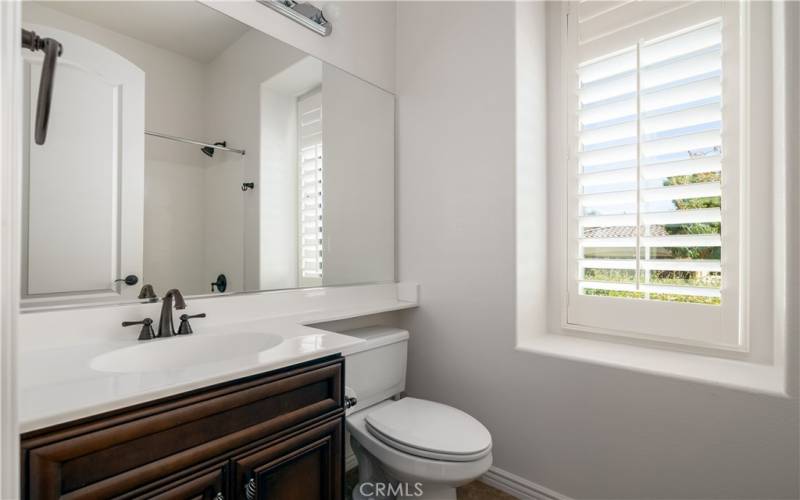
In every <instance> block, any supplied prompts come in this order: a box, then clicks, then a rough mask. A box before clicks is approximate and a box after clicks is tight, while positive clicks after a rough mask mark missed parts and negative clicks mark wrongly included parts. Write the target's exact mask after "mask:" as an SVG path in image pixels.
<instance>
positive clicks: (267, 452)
mask: <svg viewBox="0 0 800 500" xmlns="http://www.w3.org/2000/svg"><path fill="white" fill-rule="evenodd" d="M343 426H344V421H343V419H342V418H337V419H335V420H331V421H328V422H326V423H323V424H320V425H318V426H316V427H313V428H311V429H309V430H307V431H305V432H302V433H300V434H297V435H295V436H293V437H290V438H288V439H284V440H282V441H277V442H274V443H271V444H269V445H268V446H265V447H264V448H261V449H258V450H256V451H252V452H250V453H248V454H247V455H242V456H239V457H237V458H235V459H234V471H235V472H234V475H235V481H234V494H235V497H236V498H241V499H245V500H256V499H258V500H267V499H268V500H341V499H342V497H343V481H342V474H343V466H344V465H343V453H344V450H343V440H342V436H343V433H344V430H343Z"/></svg>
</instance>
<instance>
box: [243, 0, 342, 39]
mask: <svg viewBox="0 0 800 500" xmlns="http://www.w3.org/2000/svg"><path fill="white" fill-rule="evenodd" d="M258 3H260V4H263V5H266V6H267V7H269V8H270V9H272V10H275V11H277V12H280V13H281V14H283V15H284V16H286V17H288V18H289V19H291V20H292V21H294V22H296V23H299V24H302V25H303V26H305V27H306V28H308V29H310V30H311V31H314V32H315V33H317V34H319V35H322V36H328V35H330V34H331V31H332V30H333V26H331V23H330V21H328V20H327V19H325V16H324V15H323V14H322V10H321V9H318V8H317V7H314V6H313V5H311V4H310V3H308V2H295V1H294V0H258Z"/></svg>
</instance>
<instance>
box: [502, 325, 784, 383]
mask: <svg viewBox="0 0 800 500" xmlns="http://www.w3.org/2000/svg"><path fill="white" fill-rule="evenodd" d="M516 350H517V351H524V352H532V353H535V354H541V355H544V356H553V357H557V358H562V359H569V360H572V361H581V362H585V363H592V364H596V365H601V366H609V367H613V368H622V369H625V370H631V371H635V372H641V373H649V374H652V375H661V376H664V377H670V378H675V379H679V380H686V381H690V382H699V383H704V384H710V385H714V386H719V387H727V388H731V389H738V390H743V391H747V392H751V393H754V394H765V395H769V396H777V397H782V398H789V397H791V395H790V394H788V392H787V387H786V370H785V368H784V367H782V366H779V365H764V364H756V363H751V362H746V361H738V360H732V359H722V358H716V357H712V356H704V355H698V354H691V353H685V352H675V351H666V350H662V349H654V348H648V347H641V346H634V345H627V344H616V343H613V342H606V341H600V340H591V339H584V338H578V337H572V336H568V335H560V334H545V335H537V336H535V337H533V338H528V339H519V340H518V341H517V346H516Z"/></svg>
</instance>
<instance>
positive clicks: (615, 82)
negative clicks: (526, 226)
mask: <svg viewBox="0 0 800 500" xmlns="http://www.w3.org/2000/svg"><path fill="white" fill-rule="evenodd" d="M732 4H733V2H730V3H717V2H654V1H628V2H598V1H588V2H579V3H573V4H571V5H570V7H569V9H568V13H567V27H568V28H567V29H568V37H567V38H568V41H567V44H568V51H567V52H568V56H567V57H566V58H565V62H566V64H565V67H566V71H567V73H568V77H567V79H566V81H567V82H568V83H569V86H570V92H569V93H568V106H567V109H568V113H569V115H570V120H569V123H570V125H569V129H568V131H567V135H568V142H569V147H570V162H569V168H570V170H571V175H570V178H571V181H570V190H569V195H570V196H569V199H570V201H569V203H570V245H569V248H570V255H571V259H572V260H571V263H570V273H569V277H570V283H569V290H570V292H569V302H568V311H567V314H568V318H567V321H568V322H569V323H573V324H576V325H583V326H600V327H601V328H613V329H621V330H625V331H626V332H628V333H634V334H643V335H650V336H652V335H656V336H658V337H659V338H667V339H669V338H673V337H679V338H682V339H683V340H686V341H690V342H699V343H704V344H714V345H726V346H739V344H740V342H739V339H738V336H737V334H736V329H735V328H734V329H733V333H731V329H730V328H728V326H730V325H729V324H728V323H729V322H727V323H726V322H725V321H724V320H723V315H727V314H728V313H730V312H731V311H734V312H735V310H736V308H737V307H738V305H737V294H736V289H737V283H736V280H737V276H738V273H737V269H736V261H737V256H738V253H737V249H736V247H737V243H736V239H735V238H736V232H737V231H736V226H737V224H738V218H737V216H736V206H737V204H738V196H737V193H736V192H735V188H736V186H737V185H738V184H737V182H738V145H737V141H736V139H735V138H736V132H737V130H738V128H737V127H738V125H737V121H738V116H737V113H736V109H737V105H738V86H737V85H736V79H737V77H738V73H737V71H738V69H737V68H738V59H737V58H738V52H739V50H738V45H739V41H738V38H737V37H738V25H739V18H738V9H737V8H736V7H735V4H734V6H733V7H731V5H732ZM723 181H724V182H723ZM723 186H727V187H729V188H731V189H728V190H724V189H723ZM729 226H730V227H729ZM723 228H724V230H723ZM728 302H730V304H729V303H728ZM658 315H666V316H667V317H669V319H668V320H666V321H661V320H659V319H658V318H657V316H658ZM683 319H685V320H686V324H683V323H681V322H680V321H679V320H683ZM687 325H688V326H687Z"/></svg>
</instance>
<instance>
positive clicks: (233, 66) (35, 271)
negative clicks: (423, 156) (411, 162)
mask: <svg viewBox="0 0 800 500" xmlns="http://www.w3.org/2000/svg"><path fill="white" fill-rule="evenodd" d="M23 27H24V28H25V29H28V30H33V31H35V32H36V33H37V34H39V35H40V36H45V37H52V38H55V39H57V40H58V41H59V42H61V43H62V45H63V55H62V56H61V57H60V58H59V60H58V66H57V69H56V74H55V85H54V93H53V103H52V112H51V117H50V123H49V131H48V135H47V141H46V143H45V144H44V145H37V144H35V142H34V140H33V122H34V119H33V117H34V116H35V112H36V109H35V108H36V95H37V91H38V85H39V75H40V73H41V68H42V56H41V55H37V54H35V53H32V52H30V53H28V52H27V51H26V53H25V55H24V57H25V65H24V73H25V78H26V85H25V88H26V93H27V95H26V99H25V103H26V106H27V108H26V109H25V110H24V113H23V114H24V115H25V117H26V120H27V121H28V123H26V130H27V131H28V134H27V135H26V137H25V138H24V141H25V150H26V154H25V158H24V170H25V172H24V173H25V175H24V178H25V183H24V189H23V194H24V200H23V233H24V234H23V248H22V249H21V256H22V262H21V266H22V267H21V284H22V290H21V292H22V304H23V307H51V306H65V305H85V304H94V303H108V302H125V301H135V300H141V298H140V294H141V293H142V289H143V287H144V285H148V284H149V285H151V286H152V288H153V289H154V291H155V294H156V295H158V296H161V295H163V293H164V292H165V291H166V290H167V289H169V288H179V289H180V290H181V291H182V292H183V293H184V295H190V296H191V295H206V294H211V293H232V292H233V293H236V292H246V291H258V290H276V289H287V288H298V287H316V286H330V285H346V284H357V283H371V282H386V281H392V280H394V277H395V274H394V269H395V258H394V250H395V241H394V235H395V228H394V113H395V105H394V96H393V95H392V94H390V93H388V92H386V91H384V90H382V89H380V88H378V87H376V86H374V85H372V84H370V83H367V82H365V81H363V80H360V79H358V78H356V77H354V76H353V75H351V74H349V73H347V72H345V71H342V70H341V69H339V68H336V67H334V66H331V65H330V64H326V63H324V62H322V61H320V60H318V59H315V58H314V57H311V56H309V55H308V54H305V53H303V52H302V51H300V50H298V49H296V48H294V47H292V46H289V45H287V44H285V43H283V42H281V41H279V40H277V39H275V38H272V37H271V36H268V35H266V34H264V33H263V32H260V31H258V30H255V29H253V28H251V27H249V26H247V25H244V24H242V23H240V22H238V21H236V20H234V19H231V18H230V17H227V16H225V15H223V14H221V13H219V12H218V11H216V10H215V9H213V8H212V7H210V6H208V5H204V4H201V3H198V2H185V1H176V2H117V1H108V2H104V1H89V2H57V1H56V2H25V3H24V5H23ZM126 278H127V279H126ZM144 295H145V296H146V295H148V294H147V290H146V289H145V294H144ZM145 299H146V297H145Z"/></svg>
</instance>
